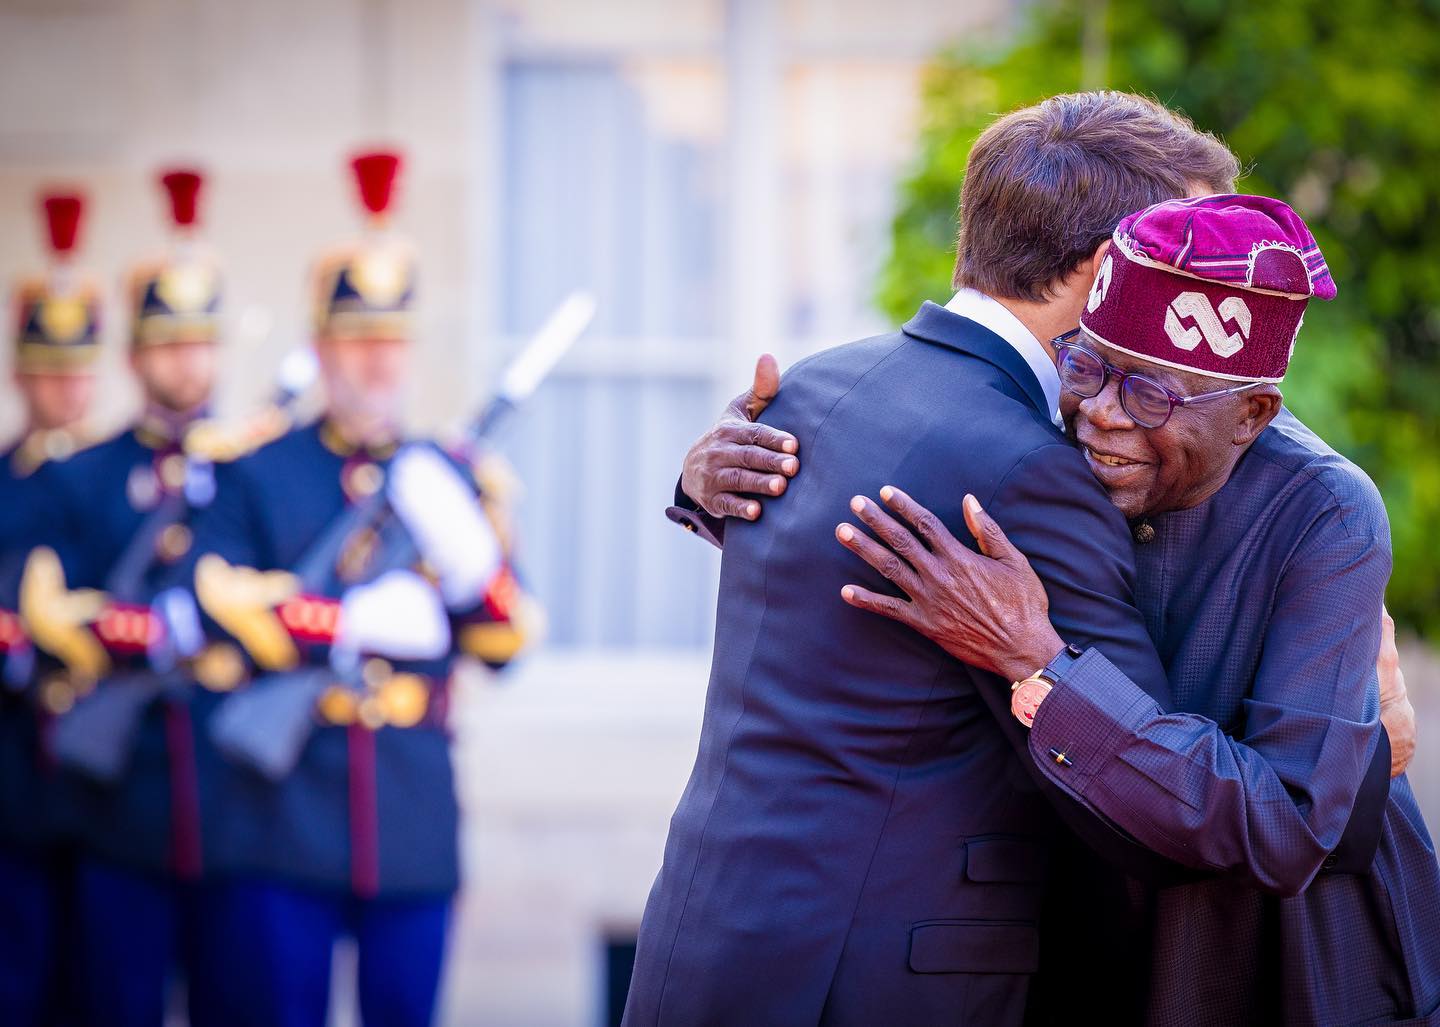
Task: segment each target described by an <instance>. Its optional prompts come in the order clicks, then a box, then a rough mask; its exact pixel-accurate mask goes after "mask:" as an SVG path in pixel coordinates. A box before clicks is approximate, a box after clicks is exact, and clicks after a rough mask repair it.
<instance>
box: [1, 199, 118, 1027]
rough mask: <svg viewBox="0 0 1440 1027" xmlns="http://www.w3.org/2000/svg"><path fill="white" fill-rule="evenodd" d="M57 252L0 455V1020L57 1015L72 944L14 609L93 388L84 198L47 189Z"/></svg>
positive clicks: (21, 356) (94, 303) (42, 284)
mask: <svg viewBox="0 0 1440 1027" xmlns="http://www.w3.org/2000/svg"><path fill="white" fill-rule="evenodd" d="M42 205H43V209H44V212H45V217H46V222H47V226H48V229H49V240H50V250H51V262H50V268H49V270H48V271H47V272H46V273H45V274H44V275H42V276H39V277H35V278H32V279H27V280H24V281H22V282H21V283H20V284H19V287H18V289H17V292H16V297H15V307H14V310H15V314H16V320H15V322H13V324H14V326H15V331H16V335H15V356H14V360H15V363H14V380H15V384H16V386H17V388H18V390H19V393H20V398H21V401H22V402H23V404H24V409H25V418H26V420H25V425H24V429H23V433H22V435H21V437H20V439H19V440H18V441H17V442H16V443H14V444H13V445H11V446H9V447H8V448H6V449H5V451H4V453H3V454H0V667H3V680H0V925H3V926H0V1022H3V1023H5V1024H15V1025H21V1027H24V1025H29V1024H39V1023H54V1022H58V1020H59V1019H60V1016H61V1012H60V1006H61V1002H60V999H61V988H60V980H59V972H60V956H61V949H62V948H63V947H64V945H65V944H66V941H67V939H68V936H67V935H64V934H63V932H65V931H66V930H67V926H68V925H67V923H66V920H67V917H66V914H65V910H66V906H67V903H68V898H69V892H70V887H69V873H68V864H67V862H66V860H65V859H64V858H63V854H62V853H60V852H59V851H57V848H56V838H55V834H54V831H53V830H52V827H53V825H52V824H51V823H50V821H49V819H48V816H47V809H46V806H47V804H46V801H45V798H46V795H45V791H46V786H47V783H48V778H49V774H48V772H47V768H46V764H45V756H44V753H43V749H42V746H41V738H42V732H43V729H44V727H45V721H46V717H45V715H44V713H43V711H42V710H40V709H39V708H37V706H36V705H35V704H34V702H33V699H34V694H33V690H32V689H31V687H30V686H31V685H32V683H33V680H34V676H35V669H36V663H37V660H36V653H35V650H34V648H33V646H32V645H31V642H30V640H29V638H28V636H27V633H26V632H25V629H24V626H23V624H22V622H21V620H20V616H19V582H20V576H21V569H22V567H23V564H24V559H25V556H26V553H27V552H28V551H29V548H30V546H31V545H33V544H34V542H35V541H36V540H37V534H36V533H37V532H38V531H39V530H40V529H41V528H42V527H43V524H44V518H45V517H46V515H47V512H48V511H47V510H46V508H45V504H44V503H43V502H42V501H41V500H40V499H39V497H38V496H37V495H36V486H35V471H36V469H37V468H38V467H39V466H40V465H41V464H42V463H44V462H45V461H46V460H47V459H49V458H52V457H57V456H62V455H64V454H66V453H69V452H72V451H73V450H74V449H75V448H76V446H77V445H78V444H79V443H78V439H79V438H80V437H81V433H82V432H83V429H82V427H81V425H82V422H83V420H84V418H85V417H86V416H87V414H88V413H89V408H90V403H91V399H92V397H93V395H94V391H95V373H94V365H95V357H96V354H97V352H98V349H99V339H100V294H99V290H98V288H97V285H96V283H95V281H94V280H93V279H92V278H90V277H89V276H87V275H86V274H84V273H83V272H82V271H81V270H79V269H78V268H77V267H76V266H75V264H74V261H73V257H74V253H75V249H76V242H77V241H78V237H79V231H80V225H81V215H82V213H83V209H84V207H83V200H82V198H81V197H80V196H79V195H76V194H71V193H65V194H60V193H54V194H50V195H46V196H44V197H43V198H42Z"/></svg>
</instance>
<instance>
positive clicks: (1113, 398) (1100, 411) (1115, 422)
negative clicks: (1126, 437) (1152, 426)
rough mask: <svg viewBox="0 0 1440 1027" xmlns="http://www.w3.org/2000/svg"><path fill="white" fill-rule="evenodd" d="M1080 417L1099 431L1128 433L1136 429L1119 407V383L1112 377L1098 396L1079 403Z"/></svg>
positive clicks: (1122, 408) (1128, 416)
mask: <svg viewBox="0 0 1440 1027" xmlns="http://www.w3.org/2000/svg"><path fill="white" fill-rule="evenodd" d="M1080 416H1081V417H1083V418H1085V420H1087V421H1089V422H1090V424H1091V426H1092V427H1094V428H1097V429H1099V430H1101V431H1129V430H1131V429H1133V428H1136V427H1138V426H1137V425H1136V424H1135V422H1134V421H1132V420H1131V419H1130V415H1129V414H1127V413H1125V408H1124V407H1123V406H1121V405H1120V383H1119V382H1118V381H1116V380H1115V379H1114V378H1113V377H1112V378H1111V379H1110V380H1109V381H1107V382H1106V383H1105V387H1104V388H1103V389H1101V390H1100V394H1099V395H1098V396H1092V397H1090V398H1089V399H1082V400H1081V401H1080Z"/></svg>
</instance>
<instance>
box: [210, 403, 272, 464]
mask: <svg viewBox="0 0 1440 1027" xmlns="http://www.w3.org/2000/svg"><path fill="white" fill-rule="evenodd" d="M294 427H295V422H294V418H292V417H291V416H290V415H289V414H287V413H286V412H285V411H283V410H281V409H280V408H279V407H277V406H273V405H272V406H267V407H265V408H264V409H263V410H261V411H259V412H258V413H255V414H252V415H251V416H249V417H247V418H244V419H243V420H240V421H236V422H222V421H217V420H214V419H212V418H205V419H204V420H201V421H197V422H196V423H195V424H193V425H191V426H190V429H189V430H188V431H187V432H186V433H185V452H186V453H188V454H189V455H190V456H192V457H198V458H199V459H202V460H208V461H210V462H211V463H215V464H228V463H234V462H235V461H236V460H239V459H240V458H241V457H246V456H249V455H250V454H252V453H256V452H259V451H260V450H261V449H264V448H265V447H266V446H268V445H270V444H271V443H272V442H275V441H276V440H277V439H280V438H283V437H284V436H285V435H286V434H288V433H289V432H290V431H291V429H293V428H294Z"/></svg>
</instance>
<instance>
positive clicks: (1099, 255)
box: [1090, 239, 1110, 282]
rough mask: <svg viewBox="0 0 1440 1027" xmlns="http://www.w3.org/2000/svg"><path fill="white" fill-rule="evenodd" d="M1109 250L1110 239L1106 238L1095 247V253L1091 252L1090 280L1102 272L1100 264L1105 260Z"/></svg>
mask: <svg viewBox="0 0 1440 1027" xmlns="http://www.w3.org/2000/svg"><path fill="white" fill-rule="evenodd" d="M1109 252H1110V240H1109V239H1106V240H1105V241H1104V242H1102V243H1101V244H1100V245H1099V246H1096V247H1095V252H1094V253H1092V254H1090V280H1091V281H1092V282H1093V281H1094V280H1095V276H1096V275H1098V274H1099V273H1100V265H1101V263H1102V262H1103V261H1104V260H1105V254H1107V253H1109Z"/></svg>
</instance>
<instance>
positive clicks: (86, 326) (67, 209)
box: [15, 192, 100, 372]
mask: <svg viewBox="0 0 1440 1027" xmlns="http://www.w3.org/2000/svg"><path fill="white" fill-rule="evenodd" d="M40 204H41V209H42V210H43V211H44V213H45V223H46V227H47V228H48V230H49V241H50V262H49V263H50V266H49V268H48V269H47V270H46V272H45V273H44V274H41V275H34V276H31V277H27V278H24V279H22V280H21V281H20V282H19V283H18V285H17V286H16V290H15V366H16V368H17V369H18V370H20V371H23V372H66V371H77V372H78V371H89V370H90V369H91V367H92V365H93V364H94V362H95V356H96V354H97V353H98V352H99V347H100V290H99V287H98V284H97V283H96V281H95V279H94V278H92V277H91V276H89V275H87V274H85V273H84V272H83V271H81V270H80V269H79V268H77V267H75V264H74V257H75V249H76V244H77V243H78V242H79V238H80V228H81V222H82V218H83V215H84V212H85V200H84V197H83V196H81V195H80V194H79V193H73V192H49V193H45V194H44V195H43V196H41V198H40Z"/></svg>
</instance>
